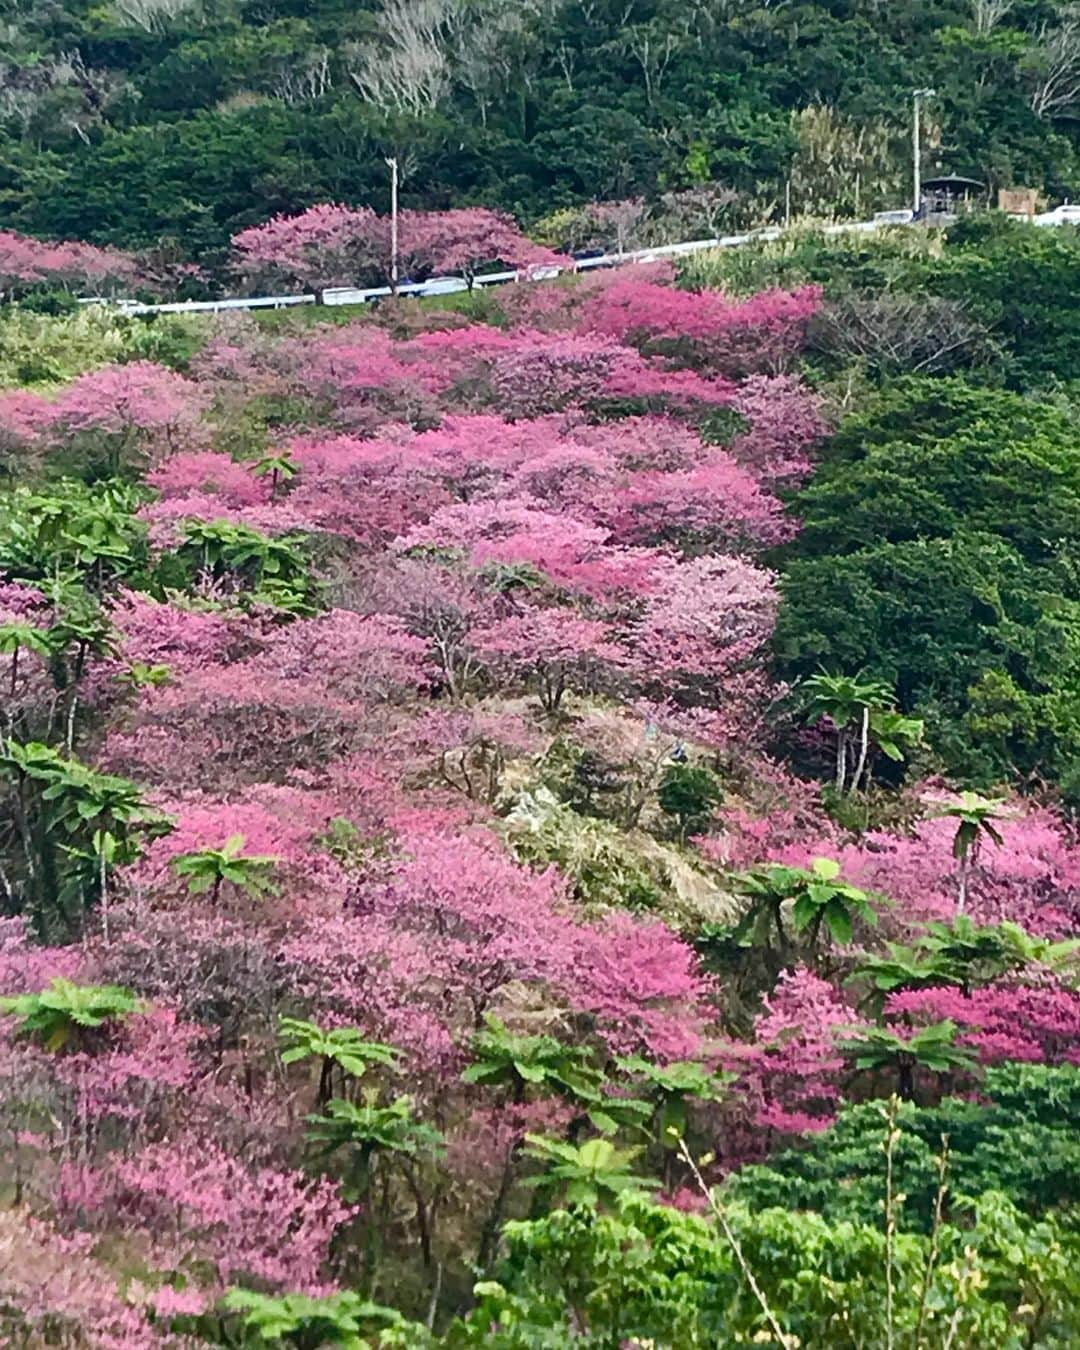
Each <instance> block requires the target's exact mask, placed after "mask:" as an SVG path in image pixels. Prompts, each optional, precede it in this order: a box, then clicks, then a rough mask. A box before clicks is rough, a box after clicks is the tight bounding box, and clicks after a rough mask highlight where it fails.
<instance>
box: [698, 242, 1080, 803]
mask: <svg viewBox="0 0 1080 1350" xmlns="http://www.w3.org/2000/svg"><path fill="white" fill-rule="evenodd" d="M685 279H686V281H687V282H688V283H689V282H699V283H700V282H702V281H705V280H708V281H710V282H712V283H713V284H720V285H727V286H730V287H731V288H733V289H735V290H739V291H743V290H752V289H754V288H757V287H761V286H769V285H787V286H793V285H799V284H804V283H807V282H813V283H816V284H819V285H821V286H822V287H823V290H824V295H825V299H824V305H823V309H822V311H821V313H820V314H819V316H818V317H817V318H816V319H815V321H814V324H813V326H812V330H811V335H810V337H811V341H810V346H809V350H808V352H807V354H806V358H805V360H806V365H805V369H806V371H807V373H808V374H809V375H810V377H811V378H812V379H813V380H814V381H815V382H816V383H817V384H818V386H819V388H820V389H821V391H822V393H823V394H824V396H825V397H826V399H827V400H828V401H829V402H831V403H832V404H833V407H834V419H835V421H836V423H837V431H836V434H835V435H834V436H833V437H832V438H831V439H830V441H829V442H828V444H827V446H826V447H825V451H824V454H823V455H822V457H821V460H820V462H819V464H818V467H817V469H816V471H815V473H814V475H813V477H812V478H811V479H810V481H809V482H808V484H807V485H806V486H805V487H804V488H802V490H801V491H799V492H798V493H796V494H795V496H794V499H793V502H792V511H793V513H794V514H795V515H797V516H798V518H799V520H800V521H801V523H802V529H801V531H800V534H799V536H798V538H797V540H796V541H795V543H794V544H793V545H792V546H790V547H789V548H788V549H786V550H785V551H784V553H783V556H782V559H781V561H782V566H783V569H784V573H785V576H784V604H783V606H782V609H781V613H780V617H779V621H778V625H777V632H776V652H777V657H778V660H779V665H780V668H781V670H782V671H783V672H784V673H785V674H786V675H788V676H796V677H807V676H811V675H812V674H813V673H814V672H815V671H816V670H818V669H819V668H820V667H822V666H824V667H826V668H827V669H828V670H830V671H835V672H853V671H857V670H864V671H865V672H866V673H867V674H868V675H869V676H872V677H874V678H877V679H879V680H882V681H883V682H884V683H886V684H888V685H889V686H890V687H892V688H894V689H895V690H896V692H897V696H898V698H899V700H900V704H901V708H902V710H903V711H904V712H906V713H909V714H913V715H915V716H917V717H920V718H923V719H925V722H926V728H927V741H928V743H929V744H931V745H932V746H933V747H934V752H935V754H936V756H937V762H938V763H939V764H943V765H944V766H946V767H947V768H949V769H950V770H951V771H954V772H958V773H960V774H961V775H963V776H965V777H966V778H968V779H969V780H971V781H972V782H975V783H981V784H983V785H986V784H988V783H992V782H994V781H997V780H1000V779H1002V778H1003V777H1006V776H1013V775H1019V776H1022V777H1041V778H1043V779H1044V780H1047V779H1048V780H1050V781H1052V782H1054V783H1055V784H1057V785H1059V786H1060V787H1061V788H1062V789H1063V790H1064V792H1065V795H1066V797H1067V798H1068V799H1069V800H1070V801H1074V800H1075V798H1076V792H1077V787H1078V778H1077V773H1076V761H1077V746H1078V744H1080V741H1078V735H1080V721H1078V711H1080V710H1078V706H1077V701H1076V693H1075V691H1076V688H1077V668H1076V661H1077V650H1078V649H1077V642H1078V639H1080V629H1078V622H1080V610H1078V609H1077V603H1078V601H1080V590H1078V588H1077V582H1078V577H1077V572H1076V564H1075V558H1076V552H1077V538H1076V532H1075V522H1076V519H1077V500H1078V499H1077V493H1078V489H1080V477H1078V470H1077V465H1078V464H1080V456H1078V449H1080V444H1078V441H1077V434H1076V416H1075V385H1074V380H1075V371H1076V352H1077V343H1080V314H1078V312H1077V309H1076V297H1077V296H1078V295H1080V232H1077V231H1076V230H1074V229H1072V228H1065V229H1039V228H1035V227H1031V226H1025V225H1021V224H1018V223H1017V222H1014V221H1010V220H1007V219H1005V218H1002V217H997V216H986V217H982V218H977V217H972V218H970V219H965V220H963V221H961V222H960V223H959V224H957V225H956V226H954V227H953V228H952V229H951V230H950V231H948V233H947V234H945V235H940V234H936V233H934V232H930V233H926V232H921V231H920V232H911V231H906V232H897V233H895V234H893V235H891V236H885V237H875V238H865V237H862V238H860V237H857V236H848V237H835V238H824V237H822V236H821V235H820V234H815V233H813V232H797V233H795V234H794V235H792V236H791V237H790V238H787V239H784V240H781V241H779V242H777V243H775V244H770V245H765V246H763V247H760V248H754V249H747V250H738V251H733V252H731V253H729V254H718V255H710V256H709V257H707V258H703V259H698V260H694V262H692V263H690V264H688V266H687V269H686V278H685Z"/></svg>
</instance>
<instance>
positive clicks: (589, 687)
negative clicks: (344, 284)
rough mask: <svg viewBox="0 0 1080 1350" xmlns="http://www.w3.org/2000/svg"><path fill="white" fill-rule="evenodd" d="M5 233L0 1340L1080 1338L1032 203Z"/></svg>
mask: <svg viewBox="0 0 1080 1350" xmlns="http://www.w3.org/2000/svg"><path fill="white" fill-rule="evenodd" d="M788 13H789V14H790V13H791V11H788ZM760 17H761V16H759V18H760ZM765 17H766V18H768V17H769V16H768V15H766V16H765ZM96 21H97V22H103V21H104V20H103V19H100V18H99V19H98V20H96ZM109 22H110V23H115V18H111V19H110V20H109ZM294 22H297V21H294ZM732 22H733V23H734V20H732ZM882 22H883V24H884V23H885V19H884V18H883V20H882ZM215 31H216V30H215ZM145 40H146V41H149V39H145ZM161 41H163V42H164V41H165V39H164V38H162V39H161ZM169 41H172V39H171V38H170V39H169ZM356 106H357V105H355V104H347V103H344V102H343V103H342V104H341V107H342V108H345V107H348V108H349V109H350V112H349V115H350V116H354V115H355V113H356ZM252 111H253V113H259V114H260V115H261V114H262V113H264V112H265V111H266V107H265V105H263V106H262V107H259V108H255V109H253V110H252ZM280 111H281V110H278V112H280ZM274 115H278V113H277V112H275V114H274ZM282 115H288V116H293V115H294V113H293V112H289V111H288V110H286V111H285V113H283V114H282ZM305 115H306V114H305ZM215 116H217V114H215ZM492 117H493V114H492V113H491V111H490V110H489V125H490V119H491V118H492ZM128 134H129V133H121V136H120V137H119V138H118V140H117V141H114V142H113V144H117V143H119V139H122V137H123V136H126V135H128ZM108 143H109V142H108V141H107V140H103V141H102V146H103V147H104V146H105V145H106V144H108ZM102 181H103V182H104V180H102ZM245 209H246V208H245ZM260 214H261V213H260ZM241 218H242V217H241ZM223 219H224V218H223ZM399 224H400V226H401V235H400V238H399V246H400V247H401V249H402V250H403V251H404V254H405V255H406V256H407V258H408V265H409V266H410V267H411V266H413V265H414V264H415V265H416V266H417V267H418V268H419V269H420V270H423V271H425V272H430V271H431V270H434V269H435V268H443V267H446V268H452V269H456V270H459V271H461V272H462V273H464V274H465V275H466V276H468V277H470V278H471V277H472V276H473V274H474V272H475V270H476V268H477V267H482V266H485V265H487V264H488V263H490V262H491V261H492V260H493V259H495V258H501V259H502V260H503V261H507V262H513V263H515V264H520V265H521V267H522V268H523V269H525V270H527V269H528V268H529V267H530V266H541V267H545V266H549V265H550V259H551V256H552V255H551V254H550V252H549V250H548V249H547V248H545V247H543V246H540V245H538V244H537V243H536V242H534V241H533V240H530V239H529V238H527V237H526V236H525V235H523V234H522V233H521V232H520V231H518V230H517V229H516V228H515V227H514V226H513V225H512V223H510V222H508V221H507V220H506V219H504V218H501V217H498V216H495V215H493V214H492V213H490V212H487V211H480V210H475V209H466V210H454V211H446V212H434V211H427V210H418V209H413V208H410V209H409V210H407V211H406V212H404V213H403V214H402V217H401V220H400V222H399ZM75 228H76V226H75V225H74V224H73V225H72V226H71V229H72V231H74V230H75ZM215 228H217V227H215ZM230 228H231V225H230ZM387 240H388V233H387V222H386V220H385V217H378V216H375V215H374V213H372V212H371V211H366V210H363V209H360V208H355V207H353V208H347V207H344V206H341V205H337V206H323V207H319V208H317V209H314V210H309V211H306V212H304V213H303V214H301V215H299V216H297V217H293V218H275V219H272V220H269V221H267V222H265V223H258V224H256V225H254V226H252V227H249V228H244V229H242V230H239V231H236V233H235V237H234V238H233V240H232V245H231V250H230V252H229V253H228V254H227V255H225V254H224V251H223V252H222V257H221V259H220V262H221V264H222V265H223V267H225V268H226V269H227V270H228V273H229V274H230V275H231V276H233V277H234V278H237V279H238V280H239V281H242V282H243V283H244V284H250V285H253V286H254V285H256V284H258V283H259V282H261V281H264V280H267V279H269V280H273V281H275V282H277V283H279V284H290V285H305V286H316V287H317V286H320V285H323V284H327V283H329V282H332V281H334V280H336V279H338V278H339V277H340V276H341V275H343V274H344V275H347V276H351V275H354V274H355V270H356V269H357V268H361V269H362V268H372V269H374V270H375V272H376V273H378V272H379V270H380V269H384V268H385V263H386V257H387ZM5 243H6V247H7V252H6V254H5V260H4V272H3V285H4V292H5V296H4V298H5V303H4V304H3V305H2V306H0V719H2V733H3V738H2V741H0V1138H2V1139H3V1146H2V1147H0V1342H2V1343H3V1344H5V1345H8V1344H10V1345H13V1346H18V1347H26V1348H27V1350H38V1348H39V1347H42V1348H43V1350H44V1348H45V1347H51V1346H59V1347H64V1350H210V1348H211V1347H214V1346H228V1347H234V1348H242V1350H267V1348H268V1347H273V1346H286V1347H293V1348H294V1350H323V1347H327V1346H340V1347H348V1348H349V1350H358V1347H365V1346H366V1347H371V1348H372V1350H391V1347H397V1348H398V1350H402V1348H404V1350H425V1348H428V1350H435V1347H442V1348H443V1350H468V1348H470V1347H477V1348H479V1347H485V1350H566V1348H567V1347H574V1346H580V1347H582V1350H586V1348H587V1347H588V1348H593V1350H616V1347H619V1350H623V1348H629V1347H635V1348H637V1347H641V1348H642V1350H644V1347H645V1346H652V1347H657V1350H660V1348H661V1347H662V1350H715V1348H716V1347H719V1346H725V1347H726V1346H736V1345H748V1344H753V1345H757V1346H761V1347H765V1348H766V1350H794V1347H796V1346H797V1347H800V1348H801V1350H885V1348H886V1347H891V1350H945V1348H946V1347H948V1350H959V1347H966V1348H967V1350H1072V1347H1075V1346H1076V1345H1077V1344H1078V1343H1080V1277H1078V1275H1077V1271H1078V1270H1080V1239H1078V1233H1080V1143H1078V1140H1080V1133H1078V1127H1080V992H1078V983H1080V942H1078V940H1077V939H1078V937H1080V847H1078V845H1077V838H1076V823H1075V813H1076V809H1077V805H1078V803H1080V772H1078V769H1077V764H1078V761H1080V753H1078V752H1080V702H1078V696H1077V689H1078V687H1080V681H1078V679H1077V671H1078V667H1080V581H1078V574H1077V566H1076V554H1077V528H1078V527H1077V519H1078V507H1080V477H1078V471H1077V464H1078V463H1080V435H1078V432H1077V426H1078V420H1077V417H1076V408H1077V386H1076V382H1075V378H1074V370H1073V358H1072V353H1073V351H1074V350H1075V343H1076V334H1077V331H1078V328H1077V324H1076V319H1075V316H1076V306H1077V304H1078V303H1080V301H1078V300H1077V297H1078V296H1080V285H1078V284H1077V273H1078V270H1080V242H1078V239H1077V235H1076V232H1075V231H1072V230H1069V229H1064V230H1042V229H1038V228H1036V227H1034V226H1023V225H1019V224H1017V223H1015V222H1012V221H1008V220H1004V219H1001V220H998V219H995V218H991V217H986V218H984V219H974V220H971V221H965V222H963V223H962V224H961V225H959V226H957V227H956V228H955V229H954V230H952V231H951V232H949V233H948V234H942V233H941V232H938V231H928V230H925V229H922V228H918V229H914V230H902V231H897V232H895V233H886V234H883V235H881V236H874V237H859V236H854V237H841V236H824V235H822V234H821V233H815V232H813V231H795V232H792V233H788V234H785V235H783V236H782V237H781V238H780V239H779V240H777V241H776V242H774V243H770V244H767V245H764V246H762V247H756V248H754V249H747V250H733V251H728V252H716V253H714V254H710V255H705V256H702V257H700V258H697V259H695V260H694V261H692V262H687V263H686V265H685V267H684V269H683V272H682V274H681V275H678V276H677V275H676V274H675V272H674V269H673V268H672V267H670V266H669V265H666V264H651V265H633V266H626V267H623V268H619V269H614V270H611V271H599V272H596V273H593V274H591V275H585V276H580V275H579V276H572V275H571V276H563V277H560V278H559V279H558V280H553V281H548V282H542V283H541V282H533V283H526V282H522V283H520V284H512V285H507V286H502V287H499V288H497V289H491V290H479V289H476V290H470V291H462V292H461V293H459V294H457V295H454V296H452V297H450V298H448V299H440V300H439V301H438V302H432V300H430V299H429V300H423V301H417V300H409V299H403V298H402V297H400V296H388V297H387V298H386V299H385V301H383V302H381V303H380V304H379V305H378V306H377V307H376V308H373V309H372V308H353V309H339V310H335V309H333V308H329V307H325V306H319V307H317V306H314V305H313V306H311V307H309V308H298V309H295V310H285V311H278V312H264V313H260V314H257V315H256V314H245V313H239V312H235V311H234V312H228V313H224V314H218V315H198V316H192V315H182V316H176V315H161V314H157V315H152V316H144V317H135V316H131V315H125V314H124V313H122V312H120V311H118V310H117V309H114V308H106V307H104V306H88V307H84V308H80V309H75V308H74V301H73V300H72V299H71V295H70V290H71V289H74V290H82V289H84V288H86V287H87V286H91V285H93V286H101V287H102V288H103V289H104V288H106V287H107V286H109V285H115V286H117V287H125V288H126V287H128V286H132V285H136V284H141V283H142V281H143V280H146V277H145V270H144V269H145V268H146V267H147V266H148V263H149V261H150V260H148V259H147V258H146V257H141V258H136V257H134V256H132V255H130V254H128V253H126V252H121V251H119V250H117V249H115V248H112V247H101V246H95V245H93V244H88V243H85V242H73V243H58V244H46V243H42V242H40V241H37V240H34V239H32V238H28V237H22V236H18V235H7V236H6V237H5ZM65 287H66V288H68V290H65V289H64V288H65ZM57 311H59V312H57Z"/></svg>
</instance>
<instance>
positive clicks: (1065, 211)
mask: <svg viewBox="0 0 1080 1350" xmlns="http://www.w3.org/2000/svg"><path fill="white" fill-rule="evenodd" d="M1032 223H1033V224H1035V225H1080V206H1075V205H1071V204H1070V203H1069V202H1065V203H1063V204H1062V205H1061V206H1055V207H1054V209H1053V210H1052V211H1043V213H1042V214H1041V215H1038V216H1035V217H1034V219H1033V221H1032Z"/></svg>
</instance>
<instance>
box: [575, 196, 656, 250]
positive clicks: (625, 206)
mask: <svg viewBox="0 0 1080 1350" xmlns="http://www.w3.org/2000/svg"><path fill="white" fill-rule="evenodd" d="M588 209H589V214H590V215H591V216H592V218H593V220H594V221H595V223H596V231H597V236H598V237H601V238H604V239H605V241H610V242H612V243H614V245H615V248H616V251H617V252H619V253H625V252H626V251H627V249H628V248H630V247H631V245H632V244H635V243H636V242H637V240H638V237H639V235H640V232H641V228H642V226H643V225H644V224H645V217H646V215H647V214H648V207H647V206H646V205H645V202H644V200H643V199H642V198H641V197H630V198H628V199H627V200H626V201H622V202H594V203H593V204H592V205H591V206H590V207H589V208H588Z"/></svg>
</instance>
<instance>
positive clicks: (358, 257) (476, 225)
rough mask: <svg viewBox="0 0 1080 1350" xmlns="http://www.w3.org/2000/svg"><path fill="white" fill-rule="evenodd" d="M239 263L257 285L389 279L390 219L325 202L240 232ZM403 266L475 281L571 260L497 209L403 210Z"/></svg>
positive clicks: (237, 239)
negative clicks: (488, 272)
mask: <svg viewBox="0 0 1080 1350" xmlns="http://www.w3.org/2000/svg"><path fill="white" fill-rule="evenodd" d="M232 246H233V251H234V253H235V254H236V263H235V266H236V270H237V271H238V272H239V273H240V275H241V276H243V277H244V278H245V280H246V281H247V282H248V283H249V284H251V285H268V284H283V285H299V286H310V287H314V288H315V289H316V290H321V289H323V288H324V287H326V286H355V285H359V284H362V283H363V282H365V281H372V280H374V281H375V282H376V283H378V282H383V283H386V282H388V281H389V279H390V278H389V270H390V220H389V218H388V217H386V216H378V215H376V214H375V212H374V211H372V210H370V209H369V208H367V207H361V208H356V207H350V206H342V205H338V204H335V203H322V204H320V205H318V206H311V207H309V208H308V209H307V210H306V211H302V212H301V213H300V214H299V215H295V216H275V217H274V218H273V219H272V220H269V221H267V222H266V223H265V224H263V225H253V226H251V227H250V228H249V229H246V230H241V231H240V233H239V234H236V235H234V236H233V239H232ZM398 258H399V265H400V267H401V270H402V272H406V273H407V272H410V271H414V270H418V269H419V270H423V271H426V272H458V273H460V274H461V275H462V276H463V277H465V279H466V280H467V281H468V283H469V285H470V286H471V285H472V283H473V281H474V279H475V277H476V273H477V271H478V270H479V269H480V268H483V267H484V266H486V265H488V264H491V263H497V262H501V263H503V264H505V265H506V266H507V267H510V268H515V269H521V270H523V271H524V270H527V269H528V268H530V267H537V266H551V265H559V264H566V263H567V260H566V259H565V258H562V257H560V256H559V255H558V254H556V253H553V252H552V251H551V250H550V249H546V248H543V247H542V246H541V245H539V244H534V243H533V242H532V240H530V239H528V238H527V237H526V236H525V235H524V234H522V232H521V231H520V230H519V229H518V227H517V225H516V224H515V223H514V221H513V220H512V219H511V218H510V217H509V216H507V215H504V214H502V213H501V212H498V211H488V210H485V209H483V208H482V207H468V208H463V209H459V210H454V211H403V212H401V215H400V217H399V221H398Z"/></svg>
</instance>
